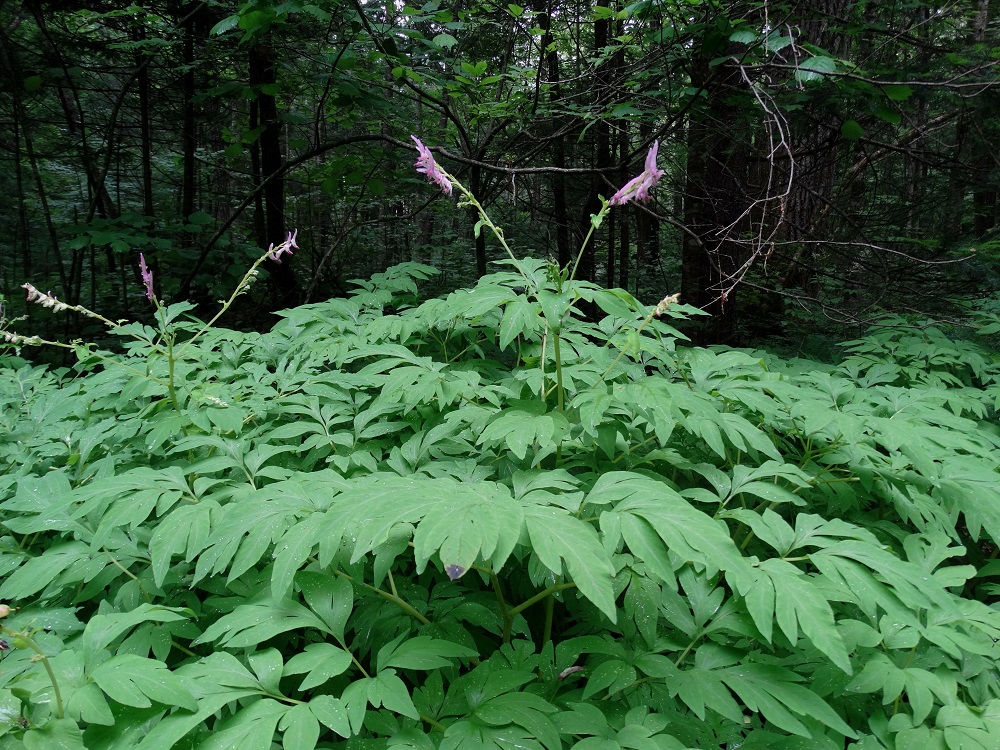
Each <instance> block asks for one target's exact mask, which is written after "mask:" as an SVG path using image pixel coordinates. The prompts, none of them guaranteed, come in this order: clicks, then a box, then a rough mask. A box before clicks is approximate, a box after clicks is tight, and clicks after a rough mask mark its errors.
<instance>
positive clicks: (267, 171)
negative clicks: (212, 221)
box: [249, 42, 302, 306]
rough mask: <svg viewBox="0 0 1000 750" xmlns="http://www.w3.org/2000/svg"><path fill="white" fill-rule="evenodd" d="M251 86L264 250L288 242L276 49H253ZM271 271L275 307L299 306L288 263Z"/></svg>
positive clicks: (265, 45)
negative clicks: (257, 121) (257, 128)
mask: <svg viewBox="0 0 1000 750" xmlns="http://www.w3.org/2000/svg"><path fill="white" fill-rule="evenodd" d="M249 55H250V60H249V62H250V85H251V87H252V88H253V90H254V92H255V93H256V96H257V99H256V101H257V112H258V115H259V117H260V126H261V127H262V129H261V131H260V137H259V139H258V141H259V143H260V171H261V179H262V181H263V185H264V189H263V194H264V236H263V237H258V242H259V244H260V246H261V248H266V247H268V246H269V245H271V244H274V245H279V244H281V243H282V242H284V240H285V237H286V232H287V229H286V227H285V182H284V179H283V178H282V177H281V167H282V164H283V162H284V157H283V155H282V152H281V122H280V121H279V120H278V106H277V101H276V99H275V97H274V95H273V94H272V93H270V92H273V91H274V87H275V85H276V84H277V75H276V71H275V58H274V49H273V48H272V47H271V46H270V45H269V44H268V43H266V42H259V43H257V44H255V45H253V46H252V47H251V48H250V52H249ZM267 270H268V273H269V274H270V279H271V280H272V294H273V297H274V303H275V304H277V305H280V306H289V305H295V304H298V301H299V299H300V296H301V293H302V290H301V289H300V288H299V285H298V283H297V282H296V280H295V276H294V274H293V273H292V270H291V268H290V266H289V264H288V263H273V262H271V261H268V263H267Z"/></svg>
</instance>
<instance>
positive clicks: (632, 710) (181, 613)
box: [0, 141, 1000, 750]
mask: <svg viewBox="0 0 1000 750" xmlns="http://www.w3.org/2000/svg"><path fill="white" fill-rule="evenodd" d="M418 149H419V151H418V153H419V156H420V159H419V161H418V165H417V166H418V167H419V168H421V169H422V170H423V171H424V173H425V174H426V175H427V176H428V178H429V179H430V180H431V181H432V182H434V184H436V185H438V187H440V188H441V189H442V190H443V191H444V192H446V193H449V194H450V193H451V192H452V190H454V189H457V190H458V191H459V192H460V193H461V195H462V200H463V202H467V203H469V204H471V205H472V206H474V207H475V208H476V210H477V211H478V212H479V215H480V222H479V226H478V229H479V230H481V229H482V228H487V229H489V230H491V231H493V232H494V233H495V234H496V236H497V238H498V241H500V243H501V244H502V245H503V246H504V247H505V248H506V247H507V246H506V242H505V240H504V238H503V233H502V231H500V229H499V228H497V227H495V226H494V225H493V224H492V222H491V221H490V220H489V217H488V216H487V215H486V213H485V211H483V209H482V207H481V206H480V205H479V204H478V203H477V202H476V199H475V196H472V195H470V194H469V193H468V192H467V191H466V190H465V189H464V187H462V186H461V185H460V184H459V183H458V182H457V181H455V180H454V178H452V177H451V176H450V175H448V174H447V173H446V172H444V171H443V170H441V169H440V167H438V166H437V165H436V164H435V163H434V161H433V156H432V155H431V153H430V151H429V150H427V149H425V148H424V147H423V144H421V143H419V141H418ZM655 162H656V157H655V147H654V150H653V153H652V158H651V159H649V158H647V164H646V169H645V170H644V172H643V174H642V175H640V176H639V178H636V180H633V181H631V182H630V183H629V184H628V185H626V186H625V188H623V191H619V193H618V194H616V196H614V197H613V198H612V199H611V200H610V201H608V202H607V203H605V204H604V205H603V206H602V209H601V211H600V212H599V214H597V215H596V216H595V217H594V225H595V226H596V225H598V224H599V223H600V220H601V218H602V217H603V216H604V215H605V212H606V211H607V210H609V206H612V205H620V204H621V203H622V202H624V201H626V200H632V199H641V198H643V197H644V196H646V195H648V191H649V189H650V188H651V187H652V186H653V184H655V179H656V172H658V170H657V168H656V163H655ZM616 199H617V200H616ZM293 242H294V237H290V238H289V241H288V243H286V246H284V247H285V251H287V250H288V248H289V247H291V246H294V245H293V244H292V243H293ZM280 247H282V246H279V248H272V250H271V251H269V252H270V253H272V258H274V257H275V255H274V254H273V253H277V254H278V255H279V256H280V254H281V253H278V250H279V249H280ZM282 252H284V251H282ZM508 252H509V253H510V255H509V259H508V260H507V261H505V263H506V264H507V265H508V266H509V269H504V270H501V271H500V272H498V273H494V274H491V275H489V276H487V277H484V278H483V279H481V280H480V281H479V283H478V284H477V285H476V286H475V287H474V288H472V289H467V290H459V291H456V292H454V293H452V294H449V295H447V296H445V297H442V298H437V299H429V300H424V301H421V300H420V299H419V287H418V282H419V281H421V280H423V279H426V278H427V277H428V275H429V274H432V273H433V272H434V271H433V269H431V268H429V267H427V266H422V265H419V264H414V263H408V264H403V265H401V266H397V267H395V268H393V269H390V270H389V271H387V272H385V273H383V274H378V275H376V276H375V277H373V278H372V279H371V280H370V281H365V282H358V283H357V286H358V289H357V291H356V292H355V293H354V294H352V295H351V296H350V297H348V298H345V299H332V300H329V301H327V302H323V303H318V304H311V305H306V306H302V307H298V308H295V309H292V310H286V311H284V312H282V313H281V317H282V320H281V321H280V322H279V323H278V324H277V325H275V326H274V327H273V329H272V330H271V331H269V332H267V333H263V334H259V333H241V332H236V331H230V330H226V329H223V328H216V327H214V323H215V321H216V320H217V317H216V318H214V319H213V320H211V321H209V323H201V322H198V321H193V320H190V319H188V318H186V317H184V315H185V313H186V312H187V311H188V310H189V309H190V308H189V307H188V306H185V304H184V303H180V304H177V305H170V306H168V307H163V306H161V305H160V304H159V303H158V302H157V301H156V298H155V295H154V294H153V281H152V278H151V275H149V271H148V269H143V270H142V272H141V273H142V276H143V283H144V285H145V287H146V291H147V294H148V295H149V297H150V298H151V301H152V302H153V304H154V305H155V307H156V316H155V317H156V320H157V322H158V329H152V328H149V327H146V326H142V325H140V324H137V323H132V324H127V325H126V324H121V323H117V322H114V321H106V324H107V325H109V326H110V329H111V330H112V331H113V332H115V333H116V334H119V335H121V336H122V337H123V338H124V340H125V341H126V345H125V346H124V350H123V351H122V352H118V353H112V352H108V351H101V350H99V349H97V348H96V347H92V346H83V345H80V344H73V345H70V346H72V347H74V348H75V349H76V351H77V352H78V354H79V358H80V362H79V364H78V365H77V366H76V367H74V368H71V369H60V370H53V369H47V368H43V367H39V366H34V365H32V364H31V363H30V362H28V361H26V360H23V359H20V358H19V357H18V356H16V354H15V352H14V351H13V347H15V346H25V345H29V344H39V343H55V342H42V341H41V340H39V339H33V338H32V337H24V336H20V335H19V334H16V333H13V332H12V331H10V330H6V329H4V327H3V326H0V329H4V330H5V332H4V333H3V334H2V335H3V337H4V340H5V341H6V342H7V344H8V346H9V347H10V348H11V351H9V352H8V353H7V354H6V355H4V356H3V360H2V362H0V524H2V526H3V536H2V537H0V578H2V582H0V600H3V601H4V602H6V603H5V604H2V605H0V616H2V619H0V625H2V628H3V638H2V642H0V648H2V654H3V657H2V661H0V750H22V749H24V750H43V749H49V748H51V749H52V750H55V749H56V748H59V749H60V750H71V749H73V748H87V749H88V750H125V749H126V748H129V749H134V748H139V750H168V749H169V748H174V747H178V748H180V747H184V748H189V747H192V748H203V749H204V750H230V749H239V750H270V749H271V748H273V747H275V745H277V746H280V747H284V748H288V750H311V748H314V747H317V748H338V749H339V748H343V749H344V750H352V749H353V748H386V749H388V748H393V749H394V750H406V749H407V748H411V749H413V750H433V749H438V750H459V749H462V750H464V749H465V748H498V749H504V750H508V749H510V748H515V747H516V748H525V749H526V750H559V749H560V748H570V747H573V748H580V749H581V750H604V749H608V750H617V749H618V748H632V749H635V750H677V749H680V748H729V749H731V750H735V748H737V747H738V748H743V749H745V750H753V749H755V748H756V749H763V748H768V749H771V748H778V749H779V750H780V749H781V748H787V749H789V750H790V749H791V748H816V749H817V750H826V749H827V748H829V749H831V750H832V749H833V748H845V747H853V748H857V749H858V750H871V749H873V748H886V749H887V750H918V749H919V750H925V749H927V748H931V749H934V748H948V749H949V750H958V749H959V748H963V749H967V748H996V747H997V746H1000V687H998V686H1000V679H998V678H1000V674H998V657H1000V652H998V646H997V643H998V641H1000V613H998V612H997V609H996V604H995V602H996V599H997V594H998V591H1000V589H998V587H997V581H996V577H997V576H998V575H1000V565H998V563H997V562H996V560H995V558H996V556H997V550H998V542H1000V489H998V487H1000V482H998V481H997V480H998V472H997V466H996V455H998V451H1000V433H998V430H997V429H996V426H995V420H996V411H995V409H996V401H997V397H998V395H1000V360H998V356H997V354H996V353H995V352H993V351H992V350H989V349H987V348H984V347H981V346H976V345H975V344H972V343H962V342H955V341H953V340H952V339H950V338H949V337H948V336H947V335H946V334H945V332H942V331H939V330H938V329H935V328H922V329H920V328H909V329H904V328H897V329H893V330H890V331H889V332H880V333H877V334H873V335H871V336H868V337H865V338H863V339H860V340H858V341H855V342H851V343H850V344H848V345H847V347H846V349H847V352H848V356H847V357H846V358H845V359H844V361H843V362H841V363H840V364H838V365H824V364H821V363H819V362H814V361H807V360H793V359H782V358H779V357H776V356H774V355H770V354H766V353H761V352H747V351H739V350H731V349H704V348H696V347H686V346H684V345H683V337H682V336H680V335H679V334H678V333H677V331H676V330H674V329H673V328H672V327H671V326H670V325H669V324H668V323H667V322H666V321H667V320H668V319H671V318H681V317H683V316H686V315H689V314H692V313H693V312H695V311H693V310H691V309H690V308H687V307H685V306H683V305H681V304H679V303H678V302H677V300H676V298H675V297H672V296H668V297H666V298H665V299H664V300H663V301H662V302H661V303H659V304H658V305H656V306H654V307H647V306H644V305H642V304H641V303H639V302H638V301H636V300H635V299H634V298H633V297H632V296H631V295H629V294H628V293H627V292H624V291H621V290H608V289H602V288H600V287H598V286H596V285H594V284H590V283H588V282H584V281H579V280H577V279H575V273H574V269H573V268H558V267H555V266H553V265H552V264H550V263H546V262H543V261H539V260H536V259H532V258H518V257H516V256H515V255H514V253H513V252H510V250H509V248H508ZM262 260H263V258H262V259H261V261H262ZM259 263H260V262H258V264H257V265H259ZM257 265H255V266H254V268H253V269H251V271H250V272H248V274H247V276H246V277H244V280H243V282H241V283H240V284H239V286H238V288H237V289H236V291H235V292H234V293H233V295H232V296H231V297H230V298H229V299H228V300H227V301H226V302H224V303H223V305H222V311H221V312H224V311H225V309H226V308H227V307H228V306H229V305H231V304H232V302H233V300H234V299H235V298H236V296H237V295H239V294H240V293H241V292H242V291H244V290H245V288H246V285H247V284H249V283H250V281H251V280H252V277H253V275H254V272H255V271H256V268H257ZM28 291H29V294H34V295H36V301H38V302H40V303H41V304H43V305H44V306H47V307H50V308H51V309H53V310H54V311H57V310H63V308H65V306H63V303H61V302H59V301H58V300H56V299H55V298H54V297H52V296H51V295H45V294H41V293H39V292H37V290H35V291H32V290H31V289H29V290H28ZM581 302H586V303H588V304H590V305H592V306H593V307H594V309H599V310H601V311H603V313H604V316H603V317H600V318H599V319H596V320H595V319H589V318H586V317H584V316H583V315H582V314H581V313H580V309H579V305H580V303H581ZM60 306H62V307H60ZM390 306H391V309H392V310H394V311H395V312H392V313H389V312H388V309H389V308H390ZM77 312H79V313H82V314H88V313H87V312H85V311H83V310H77ZM221 312H220V314H221ZM591 317H594V316H591ZM57 345H61V344H57ZM63 346H65V345H63Z"/></svg>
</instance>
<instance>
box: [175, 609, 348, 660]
mask: <svg viewBox="0 0 1000 750" xmlns="http://www.w3.org/2000/svg"><path fill="white" fill-rule="evenodd" d="M307 628H313V629H315V630H319V631H320V632H323V633H329V632H330V631H329V630H328V628H327V627H326V624H325V623H324V622H323V621H322V620H321V619H320V618H319V617H317V616H316V615H314V614H313V613H312V612H311V611H310V610H308V609H306V608H305V607H303V606H302V605H301V604H299V603H298V602H296V601H293V600H291V599H282V600H280V601H277V602H275V601H273V600H271V598H270V597H268V596H263V597H262V601H258V602H253V603H249V604H240V605H239V606H238V607H236V609H234V610H233V611H232V612H230V613H229V614H228V615H224V616H222V617H220V618H219V619H218V620H216V621H215V622H214V623H212V625H211V626H209V627H208V629H206V630H205V632H204V633H202V634H201V635H200V636H198V638H196V639H195V640H194V644H195V645H198V644H199V643H212V642H217V643H218V644H219V645H221V646H228V647H230V648H244V647H247V646H256V645H257V644H258V643H263V642H264V641H266V640H268V639H269V638H273V637H274V636H276V635H279V634H280V633H286V632H288V631H289V630H301V629H307Z"/></svg>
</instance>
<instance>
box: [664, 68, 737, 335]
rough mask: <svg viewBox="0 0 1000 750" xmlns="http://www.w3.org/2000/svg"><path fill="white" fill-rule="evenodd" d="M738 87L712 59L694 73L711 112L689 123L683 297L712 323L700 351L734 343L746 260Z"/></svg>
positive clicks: (731, 71) (732, 71)
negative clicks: (736, 100) (740, 280)
mask: <svg viewBox="0 0 1000 750" xmlns="http://www.w3.org/2000/svg"><path fill="white" fill-rule="evenodd" d="M739 80H740V79H739V74H738V70H737V69H736V68H735V66H734V65H731V64H729V63H723V64H722V65H719V66H716V67H715V68H710V66H709V59H708V57H707V56H703V57H701V59H699V60H697V61H696V63H695V65H694V66H693V68H692V84H691V85H692V86H693V87H698V88H704V90H705V92H706V104H705V106H704V108H703V109H701V110H700V111H698V110H693V111H692V114H691V118H690V120H689V122H688V148H687V151H688V170H687V173H688V174H687V199H686V201H685V211H684V224H685V226H686V227H687V228H688V230H689V232H688V233H685V236H684V240H683V247H682V251H681V297H682V298H683V300H684V301H685V302H686V303H688V304H690V305H694V306H695V307H699V308H701V309H702V310H705V311H706V312H708V313H709V314H710V315H711V316H712V317H711V319H710V320H709V321H708V322H707V323H705V324H702V325H699V327H698V328H697V329H696V330H694V331H692V335H693V338H694V340H695V342H696V343H699V344H708V343H732V342H733V341H734V339H735V334H736V324H737V315H736V311H737V306H736V296H737V286H738V283H737V282H738V279H737V278H736V271H737V269H738V268H739V267H740V265H741V260H742V259H743V257H744V256H745V255H746V248H745V247H744V246H743V244H742V242H741V236H740V235H741V232H742V230H743V229H744V228H745V227H746V225H747V222H748V219H749V207H750V203H751V201H749V200H748V199H747V197H746V193H745V192H744V187H743V183H742V181H744V180H746V178H747V175H748V161H749V160H748V158H747V157H748V154H747V148H748V146H747V143H746V142H745V141H744V139H743V138H741V137H740V134H739V131H738V130H737V129H736V128H734V127H733V126H734V125H736V124H737V123H738V122H739V117H740V115H741V113H740V112H739V111H738V109H737V107H736V106H734V105H733V104H732V103H731V101H730V99H731V98H732V93H733V89H734V88H736V87H738V85H739ZM737 128H738V126H737ZM746 187H747V188H749V186H746ZM749 189H752V188H749Z"/></svg>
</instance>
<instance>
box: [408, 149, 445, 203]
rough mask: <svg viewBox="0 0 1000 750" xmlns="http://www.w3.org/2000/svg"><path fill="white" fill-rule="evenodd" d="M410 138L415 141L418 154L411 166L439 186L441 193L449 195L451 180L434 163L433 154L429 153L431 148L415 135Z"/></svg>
mask: <svg viewBox="0 0 1000 750" xmlns="http://www.w3.org/2000/svg"><path fill="white" fill-rule="evenodd" d="M410 138H412V139H413V140H414V141H415V142H416V144H417V153H419V154H420V156H418V157H417V160H416V161H415V162H413V166H415V167H416V168H417V171H418V172H420V173H421V174H425V175H427V181H428V182H432V183H434V184H435V185H437V186H438V187H439V188H441V192H442V193H444V194H445V195H451V180H449V179H448V177H447V176H446V175H445V174H444V172H442V171H441V170H440V169H438V166H437V164H435V163H434V155H433V154H432V153H431V150H430V149H429V148H427V147H426V146H425V145H424V144H423V143H421V142H420V139H419V138H417V136H415V135H411V136H410Z"/></svg>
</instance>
